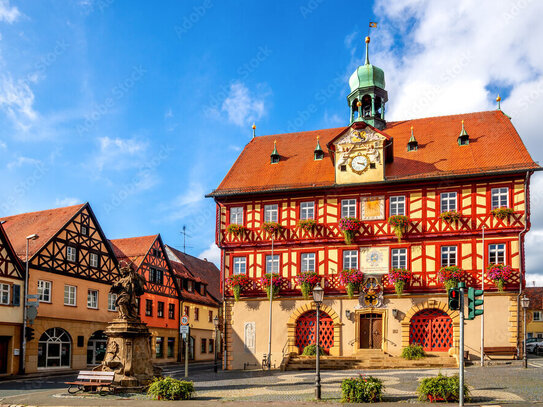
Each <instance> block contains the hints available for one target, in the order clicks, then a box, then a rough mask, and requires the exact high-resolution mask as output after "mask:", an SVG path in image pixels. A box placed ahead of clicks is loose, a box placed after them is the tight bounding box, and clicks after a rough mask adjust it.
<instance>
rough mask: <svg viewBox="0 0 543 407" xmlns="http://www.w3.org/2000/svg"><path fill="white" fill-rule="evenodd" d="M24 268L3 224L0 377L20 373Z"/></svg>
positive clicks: (0, 243) (0, 232) (0, 238)
mask: <svg viewBox="0 0 543 407" xmlns="http://www.w3.org/2000/svg"><path fill="white" fill-rule="evenodd" d="M23 295H24V267H23V265H22V263H21V261H20V260H19V258H18V257H17V256H16V254H15V252H14V250H13V247H12V246H11V243H10V241H9V239H8V237H7V235H6V232H5V231H4V228H3V227H2V224H1V223H0V314H1V315H2V318H0V376H2V375H10V374H17V373H18V372H19V366H20V360H19V356H20V355H21V354H22V351H21V334H22V328H23Z"/></svg>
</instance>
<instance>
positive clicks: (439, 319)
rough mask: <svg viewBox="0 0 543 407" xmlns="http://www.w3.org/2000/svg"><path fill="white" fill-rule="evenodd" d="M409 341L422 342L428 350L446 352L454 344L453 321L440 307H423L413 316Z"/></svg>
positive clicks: (412, 342)
mask: <svg viewBox="0 0 543 407" xmlns="http://www.w3.org/2000/svg"><path fill="white" fill-rule="evenodd" d="M409 343H410V344H414V343H417V344H420V345H422V347H423V348H424V350H426V351H433V352H445V351H448V350H449V349H450V348H452V346H453V321H452V319H451V317H450V316H449V315H447V313H446V312H444V311H442V310H439V309H433V308H430V309H423V310H421V311H419V312H417V313H416V314H415V315H413V317H412V318H411V322H410V324H409Z"/></svg>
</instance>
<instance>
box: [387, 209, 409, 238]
mask: <svg viewBox="0 0 543 407" xmlns="http://www.w3.org/2000/svg"><path fill="white" fill-rule="evenodd" d="M388 224H389V225H390V226H392V228H393V229H394V234H395V235H396V237H397V238H398V242H401V241H402V237H404V235H405V234H406V233H407V226H408V225H409V218H408V217H407V216H405V215H393V216H391V217H390V218H388Z"/></svg>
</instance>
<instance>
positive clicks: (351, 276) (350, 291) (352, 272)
mask: <svg viewBox="0 0 543 407" xmlns="http://www.w3.org/2000/svg"><path fill="white" fill-rule="evenodd" d="M339 279H340V281H341V284H343V285H344V286H345V290H346V291H347V295H348V296H349V298H353V297H354V291H355V290H357V289H358V288H359V287H360V284H362V282H363V281H364V274H363V273H362V272H361V271H360V270H357V269H345V270H343V271H341V272H340V273H339Z"/></svg>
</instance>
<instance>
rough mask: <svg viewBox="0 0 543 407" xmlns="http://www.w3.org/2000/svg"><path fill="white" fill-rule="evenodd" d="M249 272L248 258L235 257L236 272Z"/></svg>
mask: <svg viewBox="0 0 543 407" xmlns="http://www.w3.org/2000/svg"><path fill="white" fill-rule="evenodd" d="M246 272H247V259H246V258H245V257H234V274H245V273H246Z"/></svg>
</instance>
